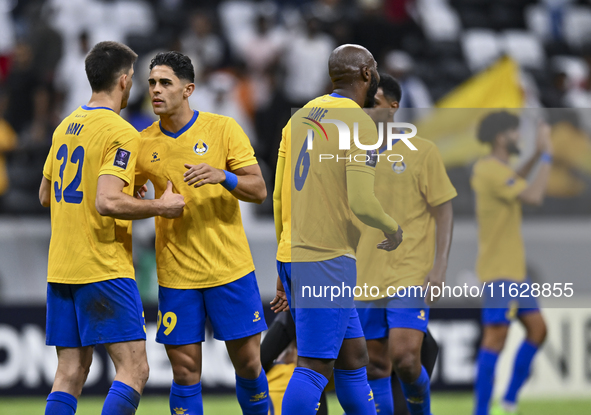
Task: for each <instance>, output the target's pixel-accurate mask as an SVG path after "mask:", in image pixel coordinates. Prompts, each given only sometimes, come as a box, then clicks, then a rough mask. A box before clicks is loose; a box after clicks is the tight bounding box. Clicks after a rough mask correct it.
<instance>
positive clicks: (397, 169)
mask: <svg viewBox="0 0 591 415" xmlns="http://www.w3.org/2000/svg"><path fill="white" fill-rule="evenodd" d="M392 170H394V173H396V174H400V173H402V172H403V171H404V170H406V163H404V161H395V162H394V163H393V164H392Z"/></svg>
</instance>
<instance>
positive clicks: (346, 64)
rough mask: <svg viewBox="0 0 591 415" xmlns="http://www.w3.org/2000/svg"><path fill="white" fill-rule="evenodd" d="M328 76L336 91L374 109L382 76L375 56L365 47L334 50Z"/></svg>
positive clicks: (352, 46) (349, 45) (343, 46)
mask: <svg viewBox="0 0 591 415" xmlns="http://www.w3.org/2000/svg"><path fill="white" fill-rule="evenodd" d="M328 74H329V75H330V80H331V81H332V85H333V90H334V91H340V92H341V93H342V94H343V93H344V94H348V95H346V96H347V97H349V98H351V99H353V100H354V101H355V102H357V103H358V104H359V105H360V106H362V107H363V106H366V107H373V99H374V95H375V93H376V91H377V90H378V82H379V80H380V76H379V75H378V71H377V65H376V61H375V59H374V58H373V55H372V54H371V53H370V52H369V51H368V50H367V49H365V48H364V47H363V46H359V45H351V44H348V45H341V46H339V47H338V48H336V49H335V50H333V51H332V53H331V54H330V57H329V58H328Z"/></svg>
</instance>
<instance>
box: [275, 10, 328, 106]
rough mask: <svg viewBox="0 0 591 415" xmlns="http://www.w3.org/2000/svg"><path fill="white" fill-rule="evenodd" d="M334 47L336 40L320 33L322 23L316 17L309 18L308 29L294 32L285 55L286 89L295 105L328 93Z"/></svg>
mask: <svg viewBox="0 0 591 415" xmlns="http://www.w3.org/2000/svg"><path fill="white" fill-rule="evenodd" d="M334 48H335V43H334V41H333V39H332V38H331V37H329V36H328V35H325V34H324V33H322V32H320V22H319V21H318V19H316V18H314V17H310V18H308V20H307V21H306V28H305V31H303V32H300V31H298V32H296V33H294V34H293V36H292V37H291V40H290V47H289V48H288V49H287V50H286V51H285V55H284V56H283V67H284V70H285V79H284V83H283V92H284V93H285V97H286V98H287V101H288V102H289V105H290V106H291V107H292V108H299V107H302V106H304V105H305V104H306V103H307V102H308V101H309V100H311V99H312V98H315V97H317V96H319V95H322V94H323V93H324V92H326V90H327V87H328V84H329V83H330V78H329V77H328V70H327V62H328V57H329V56H330V53H331V52H332V51H333V49H334Z"/></svg>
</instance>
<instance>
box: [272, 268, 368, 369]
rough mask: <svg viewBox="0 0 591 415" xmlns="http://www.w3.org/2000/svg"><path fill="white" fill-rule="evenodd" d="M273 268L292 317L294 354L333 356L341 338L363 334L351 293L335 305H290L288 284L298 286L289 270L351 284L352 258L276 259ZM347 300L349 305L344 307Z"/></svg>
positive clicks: (321, 357) (323, 279)
mask: <svg viewBox="0 0 591 415" xmlns="http://www.w3.org/2000/svg"><path fill="white" fill-rule="evenodd" d="M277 270H278V272H279V278H280V279H281V282H282V283H283V287H284V288H285V293H286V294H287V300H288V302H289V306H290V311H291V314H292V316H293V319H294V321H295V326H296V339H297V345H298V356H301V357H311V358H317V359H336V358H337V356H338V355H339V351H340V350H341V346H342V344H343V340H344V339H354V338H358V337H363V330H362V329H361V323H360V322H359V316H358V314H357V310H356V309H355V305H354V301H353V297H351V299H350V300H349V299H347V298H345V299H344V300H343V302H341V303H340V304H339V306H338V307H335V308H327V307H320V308H308V307H292V303H293V302H294V298H292V294H293V293H292V287H294V288H295V289H297V287H299V286H301V284H297V283H295V282H292V270H294V274H295V275H294V277H297V276H303V275H306V276H311V277H312V278H314V279H317V280H320V281H328V280H332V281H333V282H334V283H335V284H336V285H341V286H342V284H343V283H344V284H345V286H347V287H351V288H353V287H354V286H355V283H356V280H357V270H356V264H355V260H354V259H352V258H348V257H345V256H341V257H338V258H334V259H331V260H328V261H319V262H293V263H289V262H279V261H277ZM296 271H297V273H296ZM295 300H296V302H297V299H295ZM348 303H350V305H349V306H348V307H347V305H348Z"/></svg>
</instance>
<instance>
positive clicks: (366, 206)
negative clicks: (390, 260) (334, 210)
mask: <svg viewBox="0 0 591 415" xmlns="http://www.w3.org/2000/svg"><path fill="white" fill-rule="evenodd" d="M374 180H375V176H374V175H373V174H371V173H369V172H365V171H362V170H353V169H348V170H347V196H348V198H349V207H350V208H351V210H352V211H353V213H354V214H355V216H357V217H358V218H359V220H360V221H361V222H363V223H365V224H366V225H368V226H371V227H372V228H378V229H380V230H382V231H383V232H384V234H385V236H386V240H385V241H383V242H382V243H381V244H379V245H378V248H380V249H384V250H386V251H392V250H394V249H396V248H397V247H398V245H400V242H402V229H401V228H400V226H398V223H396V221H395V220H394V219H392V218H391V217H390V216H388V215H387V214H386V212H384V209H383V208H382V205H380V202H379V201H378V199H377V198H376V196H375V194H374Z"/></svg>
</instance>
